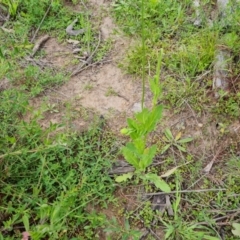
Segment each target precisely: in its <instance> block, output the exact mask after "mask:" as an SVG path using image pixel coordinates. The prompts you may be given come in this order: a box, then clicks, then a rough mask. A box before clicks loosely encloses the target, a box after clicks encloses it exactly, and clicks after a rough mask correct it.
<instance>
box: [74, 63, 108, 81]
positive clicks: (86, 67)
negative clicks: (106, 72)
mask: <svg viewBox="0 0 240 240" xmlns="http://www.w3.org/2000/svg"><path fill="white" fill-rule="evenodd" d="M111 61H112V60H106V61H102V60H101V61H97V62H94V63H92V64H89V65H87V66H85V65H86V64H83V65H82V67H81V68H80V69H79V70H78V71H77V70H76V71H75V72H73V73H72V74H71V75H70V77H73V76H75V75H77V74H79V73H80V72H82V71H84V70H86V69H88V68H90V67H93V66H95V65H97V64H99V63H109V62H111ZM84 66H85V67H84Z"/></svg>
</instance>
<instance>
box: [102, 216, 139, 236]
mask: <svg viewBox="0 0 240 240" xmlns="http://www.w3.org/2000/svg"><path fill="white" fill-rule="evenodd" d="M104 231H105V232H107V233H109V236H108V237H107V240H111V239H113V238H112V234H111V233H114V239H116V240H120V239H121V240H127V239H132V240H138V239H140V237H141V235H142V233H141V232H140V231H138V230H134V229H131V227H130V224H129V221H128V220H125V222H124V226H119V223H118V222H117V219H116V218H112V220H111V221H109V222H108V227H107V228H106V229H105V230H104ZM116 235H117V236H116Z"/></svg>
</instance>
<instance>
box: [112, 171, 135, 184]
mask: <svg viewBox="0 0 240 240" xmlns="http://www.w3.org/2000/svg"><path fill="white" fill-rule="evenodd" d="M132 176H133V173H126V174H123V175H120V176H117V177H116V178H115V181H116V182H118V183H120V182H126V181H127V180H128V179H131V178H132Z"/></svg>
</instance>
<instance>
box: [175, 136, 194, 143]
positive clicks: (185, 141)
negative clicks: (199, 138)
mask: <svg viewBox="0 0 240 240" xmlns="http://www.w3.org/2000/svg"><path fill="white" fill-rule="evenodd" d="M192 140H193V138H191V137H189V138H183V139H180V140H178V141H177V142H178V143H188V142H191V141H192Z"/></svg>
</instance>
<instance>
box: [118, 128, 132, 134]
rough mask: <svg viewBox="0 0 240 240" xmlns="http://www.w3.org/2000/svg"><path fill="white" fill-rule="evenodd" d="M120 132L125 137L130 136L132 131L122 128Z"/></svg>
mask: <svg viewBox="0 0 240 240" xmlns="http://www.w3.org/2000/svg"><path fill="white" fill-rule="evenodd" d="M120 132H121V134H123V135H129V134H130V133H131V132H132V131H131V129H129V128H122V129H121V131H120Z"/></svg>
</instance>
